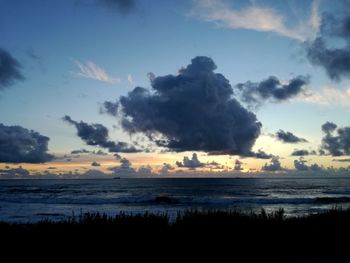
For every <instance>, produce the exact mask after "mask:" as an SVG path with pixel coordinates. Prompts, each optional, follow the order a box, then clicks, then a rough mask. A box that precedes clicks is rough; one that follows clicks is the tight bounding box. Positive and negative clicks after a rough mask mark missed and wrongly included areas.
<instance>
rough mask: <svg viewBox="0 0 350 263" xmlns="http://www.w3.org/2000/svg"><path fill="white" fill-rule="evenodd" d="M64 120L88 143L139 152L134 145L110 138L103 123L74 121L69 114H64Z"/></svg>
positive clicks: (110, 148) (119, 150) (113, 149)
mask: <svg viewBox="0 0 350 263" xmlns="http://www.w3.org/2000/svg"><path fill="white" fill-rule="evenodd" d="M63 120H64V121H66V122H68V123H70V124H72V125H74V126H75V128H76V129H77V135H78V136H79V137H80V138H81V139H82V140H83V141H84V142H85V143H86V144H87V145H93V146H100V147H102V148H106V149H108V150H109V151H110V152H125V153H133V152H138V150H137V149H136V148H135V147H134V146H130V145H129V144H127V143H125V142H113V141H110V140H109V134H108V129H107V128H106V127H105V126H103V125H102V124H96V123H94V124H88V123H86V122H83V121H80V122H77V121H74V120H72V119H71V117H69V116H67V115H66V116H64V117H63Z"/></svg>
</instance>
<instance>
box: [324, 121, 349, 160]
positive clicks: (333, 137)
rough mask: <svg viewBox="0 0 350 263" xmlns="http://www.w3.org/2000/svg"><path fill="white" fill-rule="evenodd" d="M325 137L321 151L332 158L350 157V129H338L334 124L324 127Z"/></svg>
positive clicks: (329, 123)
mask: <svg viewBox="0 0 350 263" xmlns="http://www.w3.org/2000/svg"><path fill="white" fill-rule="evenodd" d="M322 131H323V132H324V133H325V136H324V137H323V138H322V145H321V150H323V151H325V153H326V154H331V155H332V156H341V155H350V127H343V128H338V127H337V125H336V124H334V123H332V122H326V123H325V124H323V125H322Z"/></svg>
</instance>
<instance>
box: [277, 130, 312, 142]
mask: <svg viewBox="0 0 350 263" xmlns="http://www.w3.org/2000/svg"><path fill="white" fill-rule="evenodd" d="M275 137H276V138H277V139H278V140H279V141H281V142H285V143H303V142H308V141H307V140H306V139H304V138H300V137H298V136H296V135H294V134H293V133H291V132H288V131H287V132H285V131H283V130H279V131H278V132H276V135H275Z"/></svg>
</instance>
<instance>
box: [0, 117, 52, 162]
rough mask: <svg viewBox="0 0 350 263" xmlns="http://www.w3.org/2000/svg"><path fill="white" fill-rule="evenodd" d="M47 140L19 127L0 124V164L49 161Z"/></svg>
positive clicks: (50, 158) (36, 133) (34, 132)
mask: <svg viewBox="0 0 350 263" xmlns="http://www.w3.org/2000/svg"><path fill="white" fill-rule="evenodd" d="M49 140H50V139H49V138H48V137H46V136H43V135H41V134H40V133H38V132H36V131H33V130H28V129H25V128H23V127H21V126H5V125H4V124H1V123H0V162H1V163H44V162H48V161H51V160H52V159H53V155H51V154H48V153H47V151H48V142H49Z"/></svg>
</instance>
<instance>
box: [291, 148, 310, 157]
mask: <svg viewBox="0 0 350 263" xmlns="http://www.w3.org/2000/svg"><path fill="white" fill-rule="evenodd" d="M309 154H311V153H310V152H309V151H308V150H298V149H295V150H294V151H293V152H292V154H291V155H292V156H307V155H309Z"/></svg>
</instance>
